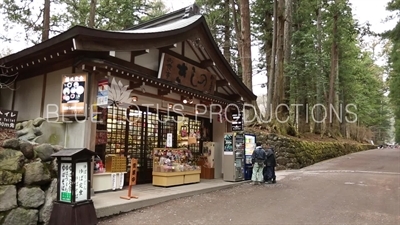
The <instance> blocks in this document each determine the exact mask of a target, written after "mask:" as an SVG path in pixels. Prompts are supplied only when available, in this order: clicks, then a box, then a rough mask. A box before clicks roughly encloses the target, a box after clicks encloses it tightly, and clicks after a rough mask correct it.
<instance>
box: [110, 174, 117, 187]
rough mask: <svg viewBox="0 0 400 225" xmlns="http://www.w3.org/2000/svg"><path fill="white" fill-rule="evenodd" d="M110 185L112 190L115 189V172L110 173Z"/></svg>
mask: <svg viewBox="0 0 400 225" xmlns="http://www.w3.org/2000/svg"><path fill="white" fill-rule="evenodd" d="M111 186H112V190H113V191H115V188H116V187H117V174H116V173H112V174H111Z"/></svg>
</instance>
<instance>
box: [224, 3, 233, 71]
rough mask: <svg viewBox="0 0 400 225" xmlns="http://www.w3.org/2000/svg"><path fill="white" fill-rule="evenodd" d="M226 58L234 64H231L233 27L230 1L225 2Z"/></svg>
mask: <svg viewBox="0 0 400 225" xmlns="http://www.w3.org/2000/svg"><path fill="white" fill-rule="evenodd" d="M224 7H225V10H224V23H225V24H224V25H225V26H224V56H225V59H226V60H227V61H228V62H229V63H230V64H232V62H231V33H232V32H231V25H230V20H229V18H230V10H229V8H230V7H229V0H225V2H224Z"/></svg>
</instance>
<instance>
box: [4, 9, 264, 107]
mask: <svg viewBox="0 0 400 225" xmlns="http://www.w3.org/2000/svg"><path fill="white" fill-rule="evenodd" d="M182 20H184V19H182ZM192 37H200V39H201V41H202V44H203V45H204V47H205V49H206V52H207V53H208V54H209V56H210V58H211V59H212V60H213V61H214V63H215V65H216V66H217V67H218V69H219V70H220V71H221V73H222V74H224V78H225V79H226V80H227V81H228V82H229V83H230V84H231V85H233V87H235V89H236V90H238V92H239V93H238V94H239V95H241V96H243V98H244V100H247V101H253V100H255V99H256V98H257V96H256V95H254V93H253V92H252V91H250V90H249V89H248V88H247V87H246V86H245V85H244V84H243V82H242V81H241V80H240V79H239V77H238V76H237V75H236V73H235V72H234V71H233V70H232V67H231V66H230V65H229V63H228V62H227V60H226V59H225V57H224V56H223V55H222V53H221V51H220V50H219V48H218V46H217V44H216V43H215V41H214V39H213V37H212V35H211V32H210V30H209V28H208V26H207V23H206V20H205V18H204V17H203V16H201V17H199V19H197V20H195V21H193V22H192V23H190V24H189V25H187V26H184V27H182V28H180V29H173V30H167V31H162V32H151V33H150V32H149V33H135V31H133V32H129V31H127V32H112V31H103V30H97V29H92V28H87V27H82V26H75V27H73V28H71V29H69V30H67V31H66V32H64V33H62V34H60V35H57V36H55V37H53V38H51V39H49V40H47V41H44V42H42V43H40V44H38V45H35V46H33V47H30V48H27V49H25V50H22V51H20V52H17V53H15V54H12V55H9V56H6V57H4V58H2V59H0V64H3V65H6V66H7V67H10V70H11V71H12V72H15V71H18V70H21V69H23V68H25V69H24V70H26V69H27V67H29V70H30V71H32V69H34V68H36V69H37V68H39V67H43V64H41V62H42V63H46V64H50V65H52V64H55V63H62V62H63V61H64V62H65V61H68V60H69V61H71V60H74V58H76V57H77V56H79V55H80V54H82V51H85V52H87V51H90V52H99V53H100V52H102V53H105V52H106V51H107V52H108V51H113V50H115V51H118V50H121V51H122V50H123V51H134V50H143V49H148V48H159V47H163V46H167V45H170V44H171V43H177V42H182V41H186V40H187V39H190V38H192ZM50 56H52V57H51V60H49V59H50ZM60 56H61V57H60ZM45 59H46V60H45ZM52 60H53V61H52ZM40 65H41V66H40ZM11 71H10V72H11ZM21 75H22V76H24V74H22V71H21ZM19 79H24V78H23V77H22V78H19Z"/></svg>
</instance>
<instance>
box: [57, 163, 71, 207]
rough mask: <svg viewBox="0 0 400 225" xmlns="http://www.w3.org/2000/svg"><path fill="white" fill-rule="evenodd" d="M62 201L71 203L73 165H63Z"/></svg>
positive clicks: (61, 176)
mask: <svg viewBox="0 0 400 225" xmlns="http://www.w3.org/2000/svg"><path fill="white" fill-rule="evenodd" d="M60 173H61V175H60V178H61V182H60V201H63V202H71V198H72V194H71V183H72V176H71V175H72V165H71V163H61V171H60Z"/></svg>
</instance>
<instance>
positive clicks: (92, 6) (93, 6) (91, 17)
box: [88, 0, 97, 28]
mask: <svg viewBox="0 0 400 225" xmlns="http://www.w3.org/2000/svg"><path fill="white" fill-rule="evenodd" d="M96 4H97V1H96V0H91V1H90V13H89V24H88V26H89V27H90V28H94V21H95V18H96Z"/></svg>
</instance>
